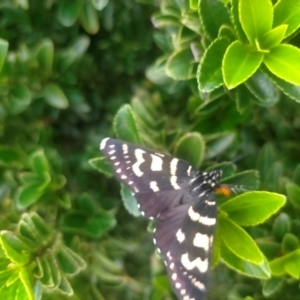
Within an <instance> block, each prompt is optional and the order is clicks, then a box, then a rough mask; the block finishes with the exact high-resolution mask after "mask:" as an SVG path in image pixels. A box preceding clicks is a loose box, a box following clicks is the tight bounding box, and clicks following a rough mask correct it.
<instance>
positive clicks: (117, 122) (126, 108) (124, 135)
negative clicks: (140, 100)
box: [114, 104, 141, 144]
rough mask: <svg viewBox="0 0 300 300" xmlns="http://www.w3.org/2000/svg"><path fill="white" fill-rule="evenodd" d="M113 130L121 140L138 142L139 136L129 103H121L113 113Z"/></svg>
mask: <svg viewBox="0 0 300 300" xmlns="http://www.w3.org/2000/svg"><path fill="white" fill-rule="evenodd" d="M114 131H115V133H116V135H117V137H118V138H119V139H121V140H124V141H128V142H131V143H134V144H140V143H141V140H140V136H139V131H138V127H137V122H136V120H135V116H134V113H133V111H132V109H131V107H130V105H129V104H125V105H123V106H122V107H121V108H120V109H119V110H118V112H117V113H116V115H115V118H114Z"/></svg>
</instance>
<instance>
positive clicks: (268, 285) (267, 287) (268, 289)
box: [262, 277, 284, 298]
mask: <svg viewBox="0 0 300 300" xmlns="http://www.w3.org/2000/svg"><path fill="white" fill-rule="evenodd" d="M283 283H284V279H283V278H276V277H273V278H270V279H268V280H266V281H265V282H264V283H263V290H262V292H263V295H264V296H265V297H267V298H268V297H271V296H273V295H274V294H276V292H278V291H279V290H280V289H281V287H282V285H283Z"/></svg>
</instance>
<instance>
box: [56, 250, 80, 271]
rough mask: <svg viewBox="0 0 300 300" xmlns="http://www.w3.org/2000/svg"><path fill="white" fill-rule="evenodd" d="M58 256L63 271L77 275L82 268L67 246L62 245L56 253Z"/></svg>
mask: <svg viewBox="0 0 300 300" xmlns="http://www.w3.org/2000/svg"><path fill="white" fill-rule="evenodd" d="M56 258H57V261H58V263H59V266H60V269H61V270H62V272H64V273H65V274H68V275H76V274H78V273H79V272H80V270H81V268H80V267H79V266H78V265H77V261H76V260H75V259H74V258H73V256H72V255H71V254H70V251H68V250H67V247H64V246H62V247H61V248H60V249H59V250H58V251H57V253H56Z"/></svg>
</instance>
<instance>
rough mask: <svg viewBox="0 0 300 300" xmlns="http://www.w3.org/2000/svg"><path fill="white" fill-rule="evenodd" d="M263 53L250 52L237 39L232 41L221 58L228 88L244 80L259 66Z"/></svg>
mask: <svg viewBox="0 0 300 300" xmlns="http://www.w3.org/2000/svg"><path fill="white" fill-rule="evenodd" d="M262 60H263V54H262V53H258V52H251V51H249V50H248V49H247V48H245V47H244V46H243V45H242V44H241V43H240V42H239V41H236V42H234V43H232V44H231V45H230V46H229V47H228V48H227V50H226V53H225V56H224V59H223V68H222V72H223V78H224V81H225V84H226V86H227V87H228V89H232V88H234V87H236V86H237V85H239V84H240V83H242V82H244V81H246V80H247V79H248V78H249V77H251V76H252V75H253V74H254V73H255V71H256V70H257V69H258V68H259V66H260V64H261V62H262Z"/></svg>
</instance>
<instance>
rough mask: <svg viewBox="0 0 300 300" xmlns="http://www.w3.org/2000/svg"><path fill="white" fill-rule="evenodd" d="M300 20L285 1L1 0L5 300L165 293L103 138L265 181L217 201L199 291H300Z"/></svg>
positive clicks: (233, 295) (1, 270)
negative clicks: (206, 284)
mask: <svg viewBox="0 0 300 300" xmlns="http://www.w3.org/2000/svg"><path fill="white" fill-rule="evenodd" d="M251 5H252V7H251V8H253V11H256V12H258V11H261V10H262V11H263V12H264V14H265V15H264V17H263V18H262V17H261V16H260V15H259V13H257V14H256V15H255V14H254V15H253V16H252V17H251V18H252V19H251V18H247V16H248V15H247V14H246V13H245V11H247V9H249V6H251ZM272 5H274V10H273V6H272ZM238 7H239V8H240V9H238ZM262 7H263V8H264V9H262ZM273 12H274V13H273ZM292 13H293V16H294V17H293V18H289V16H290V14H292ZM273 15H274V16H275V17H274V18H273ZM215 16H218V18H215ZM273 19H274V20H273ZM298 20H300V8H299V4H297V1H290V0H289V1H285V0H281V1H278V2H277V1H273V2H271V1H268V0H259V1H258V0H257V1H254V0H251V1H247V0H240V1H238V0H232V1H223V2H222V1H218V0H210V1H209V0H206V1H204V0H203V1H202V0H201V1H196V0H190V1H188V0H159V1H151V0H140V1H134V0H122V1H119V0H98V1H97V0H76V1H75V0H73V1H68V0H45V1H34V0H14V1H11V0H2V1H1V3H0V37H1V39H0V67H2V70H1V73H0V97H1V98H0V120H1V123H0V229H1V234H0V245H1V247H0V299H5V300H9V299H15V300H17V299H22V300H23V299H25V300H26V299H30V300H31V299H35V300H38V299H45V300H48V299H49V300H50V299H71V300H75V299H85V300H94V299H99V300H104V299H105V300H106V299H107V300H113V299H124V300H126V299H130V300H133V299H151V300H159V299H165V300H166V299H175V296H174V295H173V294H172V291H171V287H170V285H169V281H168V278H167V276H166V275H165V269H164V264H163V262H162V261H161V259H160V257H159V255H158V254H157V253H155V251H154V246H153V244H152V238H151V234H150V233H149V232H151V228H152V227H153V224H150V225H149V226H148V225H147V224H148V222H147V220H144V219H143V218H134V216H138V215H139V212H138V211H137V209H136V206H135V202H134V199H132V198H131V197H130V195H129V194H128V190H126V189H125V188H124V187H122V190H121V194H122V199H123V203H122V201H121V200H120V198H121V197H120V192H119V190H120V189H119V184H118V183H117V181H116V180H115V179H112V178H111V170H110V169H109V167H108V166H107V164H106V163H105V161H104V159H103V157H100V156H101V153H100V152H99V143H100V141H101V139H102V138H104V137H106V136H113V135H116V136H117V137H119V138H121V139H125V140H128V141H131V142H135V143H141V144H144V145H146V146H148V147H151V148H155V149H158V150H160V151H165V152H170V153H172V154H173V155H176V156H178V157H181V158H184V159H186V160H188V161H190V162H191V163H192V164H193V165H194V166H195V167H201V169H211V168H213V169H214V168H222V169H223V170H224V172H225V175H226V176H225V177H226V178H225V180H224V182H226V183H232V184H237V185H239V186H243V187H244V188H246V189H248V190H261V191H263V190H264V191H269V192H271V193H266V192H249V193H247V194H246V196H244V197H243V196H237V197H235V198H234V199H232V201H231V202H228V199H224V198H222V197H219V198H218V203H219V206H220V212H221V214H220V215H221V216H220V220H219V221H220V222H219V224H221V225H219V228H218V229H217V234H216V242H215V250H214V256H213V265H214V266H215V267H214V269H213V271H212V273H211V280H210V293H209V299H225V298H224V297H225V296H224V295H226V297H227V298H226V299H230V300H238V299H248V300H249V299H300V291H299V275H300V271H299V270H300V250H299V238H300V219H299V218H300V216H299V208H300V164H299V160H300V151H299V146H300V144H299V140H300V117H299V116H300V107H299V102H300V86H299V85H300V79H299V78H300V73H299V72H300V67H299V63H300V54H299V53H300V51H299V49H298V47H300V41H299V35H297V33H298V31H299V30H298V28H299V26H300V24H299V21H298ZM252 21H253V22H252ZM254 25H255V26H256V27H255V26H254ZM254 27H255V28H256V29H257V28H258V29H257V30H256V31H255V30H254V29H253V28H254ZM245 45H246V46H245ZM199 62H200V66H199ZM240 66H244V67H242V68H240ZM233 75H234V76H233ZM235 75H236V76H235ZM234 162H235V163H234ZM97 170H98V171H100V172H102V174H101V173H99V172H97ZM105 174H106V175H107V176H105ZM280 194H283V195H287V202H286V203H285V206H284V207H283V208H281V207H282V206H283V204H284V201H285V200H284V199H285V198H284V197H283V196H281V195H280ZM238 197H241V198H238ZM250 200H251V201H250ZM247 201H248V202H247ZM247 203H248V204H249V205H248V206H247V205H246V204H247ZM123 204H124V205H123ZM250 204H251V205H252V206H251V205H250ZM280 208H281V210H280V211H279V209H280ZM234 212H238V213H234ZM275 212H277V214H275ZM271 215H272V216H271ZM241 216H242V217H241ZM269 217H271V218H270V219H268V218H269ZM267 219H268V220H267ZM245 220H247V221H245ZM265 221H266V222H265ZM263 222H264V223H263ZM230 224H231V225H230ZM225 225H226V226H232V227H231V228H230V229H233V230H234V231H235V233H236V234H235V236H234V237H232V236H231V235H229V234H228V232H229V231H228V230H227V231H226V230H225V229H224V227H225ZM147 226H148V232H147ZM240 226H243V227H244V226H246V227H245V228H244V229H242V227H240ZM249 226H252V227H249ZM222 227H223V229H222ZM249 236H251V237H252V238H253V239H254V240H255V243H254V242H253V240H247V238H248V237H249ZM245 241H247V242H245ZM240 245H245V246H246V248H245V249H247V248H248V250H249V249H250V250H251V251H249V255H248V254H247V255H246V254H244V253H242V252H243V250H241V249H240ZM252 250H253V251H252ZM262 257H263V259H262V260H261V258H262ZM218 262H219V264H217V263H218Z"/></svg>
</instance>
